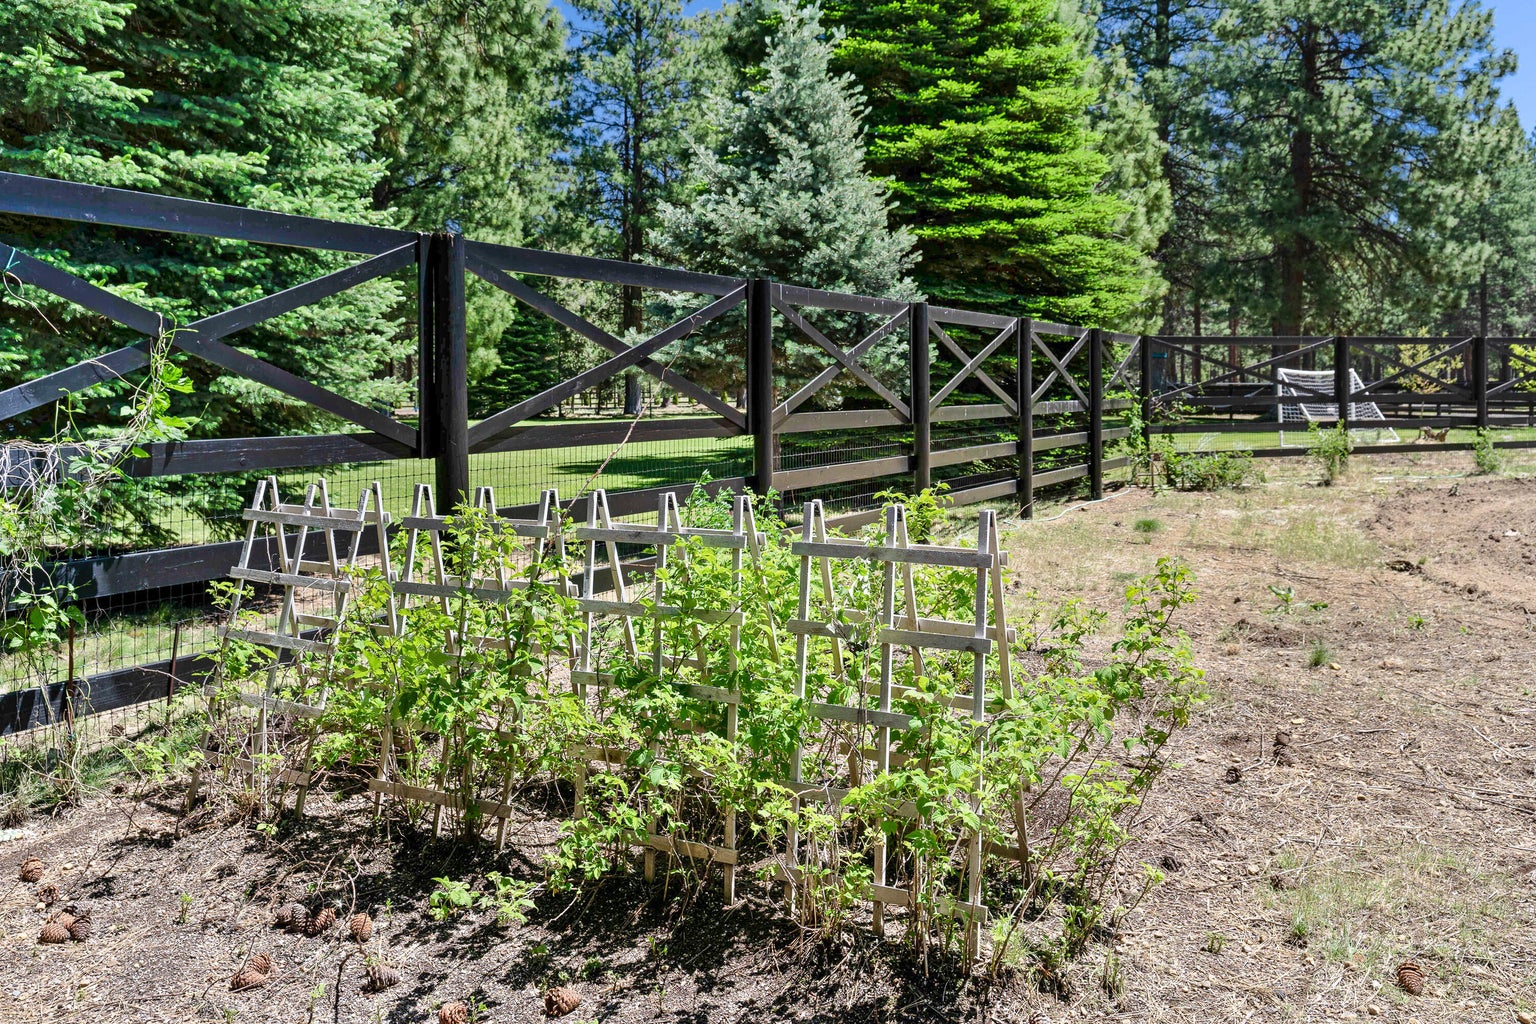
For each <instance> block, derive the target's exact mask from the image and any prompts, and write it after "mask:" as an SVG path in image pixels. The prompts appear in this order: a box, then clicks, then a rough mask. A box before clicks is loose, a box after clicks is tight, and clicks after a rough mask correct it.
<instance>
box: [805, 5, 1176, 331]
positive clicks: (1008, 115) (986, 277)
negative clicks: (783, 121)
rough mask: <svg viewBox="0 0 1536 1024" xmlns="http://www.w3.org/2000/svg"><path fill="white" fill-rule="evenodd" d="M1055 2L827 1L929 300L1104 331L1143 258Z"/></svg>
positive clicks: (1129, 297)
mask: <svg viewBox="0 0 1536 1024" xmlns="http://www.w3.org/2000/svg"><path fill="white" fill-rule="evenodd" d="M1058 12H1059V8H1058V0H980V2H972V0H884V2H877V3H866V2H864V0H857V2H856V0H833V2H831V3H829V4H828V5H827V14H828V21H829V22H830V23H832V24H833V25H835V26H837V27H839V28H842V29H844V30H846V32H847V33H848V34H847V37H846V38H845V39H844V40H843V42H842V44H841V45H840V46H839V49H838V57H837V61H836V64H835V67H836V68H837V69H839V70H846V71H849V72H851V73H852V74H853V75H854V77H855V78H856V79H857V80H858V81H859V82H860V83H861V84H862V85H863V86H864V89H865V92H866V95H867V96H868V99H869V105H870V143H869V163H870V169H871V171H872V172H873V173H875V174H878V175H882V176H886V177H889V178H890V179H891V182H892V185H891V189H892V194H893V196H894V197H895V199H896V211H895V212H896V220H897V222H898V223H901V224H904V225H907V226H909V227H910V228H911V230H912V232H913V233H914V234H915V235H916V236H917V238H918V245H919V249H920V250H921V253H922V263H921V265H920V268H919V271H918V284H919V286H920V287H921V288H922V289H923V290H924V291H925V292H927V293H928V294H929V295H930V296H932V297H933V298H934V299H935V300H936V301H942V302H945V303H949V304H953V305H960V306H974V307H979V308H987V309H996V310H1001V311H1016V312H1019V313H1028V314H1031V315H1036V316H1046V317H1051V318H1054V319H1062V320H1068V321H1072V322H1076V323H1104V324H1112V323H1115V322H1116V321H1117V320H1118V319H1119V318H1121V317H1123V316H1125V315H1126V314H1127V313H1128V312H1129V311H1130V310H1132V309H1133V308H1134V307H1135V306H1136V305H1137V304H1138V303H1140V302H1141V301H1143V299H1144V298H1145V296H1146V289H1147V286H1148V283H1149V277H1148V274H1147V272H1146V266H1145V263H1144V260H1143V254H1142V253H1141V252H1139V251H1138V250H1137V249H1136V247H1135V246H1134V245H1132V244H1130V243H1129V242H1127V241H1126V240H1124V239H1123V238H1121V237H1120V236H1119V234H1118V230H1119V228H1121V227H1122V226H1123V224H1124V218H1125V217H1126V215H1127V205H1126V203H1125V202H1124V200H1122V199H1120V198H1119V197H1117V196H1115V195H1113V194H1112V193H1110V192H1109V191H1107V190H1105V189H1103V188H1102V187H1101V186H1102V185H1103V183H1104V181H1105V179H1106V176H1107V175H1108V174H1109V173H1110V166H1109V162H1108V161H1107V160H1106V159H1105V157H1104V155H1103V153H1102V152H1101V151H1100V149H1099V139H1098V138H1097V137H1096V135H1095V133H1094V132H1093V131H1092V130H1091V129H1090V127H1089V124H1088V118H1087V111H1088V109H1089V107H1090V106H1092V105H1093V103H1094V101H1095V90H1094V88H1093V86H1092V84H1091V83H1090V81H1089V79H1088V68H1087V60H1086V59H1085V57H1084V55H1083V54H1082V53H1081V50H1080V46H1079V40H1078V39H1076V38H1074V36H1073V33H1072V31H1071V30H1070V28H1069V26H1068V25H1067V24H1066V23H1065V22H1064V20H1063V19H1061V18H1059V17H1058Z"/></svg>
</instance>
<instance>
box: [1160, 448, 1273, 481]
mask: <svg viewBox="0 0 1536 1024" xmlns="http://www.w3.org/2000/svg"><path fill="white" fill-rule="evenodd" d="M1162 458H1163V471H1164V474H1165V476H1166V477H1167V480H1168V486H1170V487H1172V488H1174V489H1175V490H1179V491H1216V490H1223V489H1226V488H1235V487H1246V486H1248V485H1249V484H1252V483H1260V482H1262V481H1263V479H1264V474H1263V472H1262V471H1261V470H1259V468H1258V467H1257V466H1255V465H1254V463H1253V455H1252V453H1250V452H1179V451H1174V450H1173V449H1171V448H1170V449H1168V450H1167V451H1165V452H1164V453H1163V457H1162Z"/></svg>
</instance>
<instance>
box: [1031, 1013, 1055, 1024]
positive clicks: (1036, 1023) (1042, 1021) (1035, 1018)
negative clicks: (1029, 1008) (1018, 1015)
mask: <svg viewBox="0 0 1536 1024" xmlns="http://www.w3.org/2000/svg"><path fill="white" fill-rule="evenodd" d="M1029 1024H1051V1018H1050V1017H1049V1016H1047V1015H1046V1012H1045V1011H1044V1010H1036V1011H1035V1012H1034V1013H1032V1014H1030V1015H1029Z"/></svg>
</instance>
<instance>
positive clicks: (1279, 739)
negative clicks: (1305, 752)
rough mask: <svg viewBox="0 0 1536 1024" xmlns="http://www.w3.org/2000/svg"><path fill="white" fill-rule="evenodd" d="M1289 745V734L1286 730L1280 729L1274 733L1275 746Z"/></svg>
mask: <svg viewBox="0 0 1536 1024" xmlns="http://www.w3.org/2000/svg"><path fill="white" fill-rule="evenodd" d="M1290 745H1291V734H1290V733H1289V732H1286V731H1285V730H1284V729H1281V730H1280V731H1279V732H1277V733H1275V746H1277V747H1288V746H1290Z"/></svg>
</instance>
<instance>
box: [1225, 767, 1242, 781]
mask: <svg viewBox="0 0 1536 1024" xmlns="http://www.w3.org/2000/svg"><path fill="white" fill-rule="evenodd" d="M1225 778H1226V780H1227V781H1228V782H1229V783H1237V782H1242V781H1243V770H1242V769H1241V768H1239V767H1237V765H1233V766H1232V767H1230V768H1228V769H1227V774H1226V776H1225Z"/></svg>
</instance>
